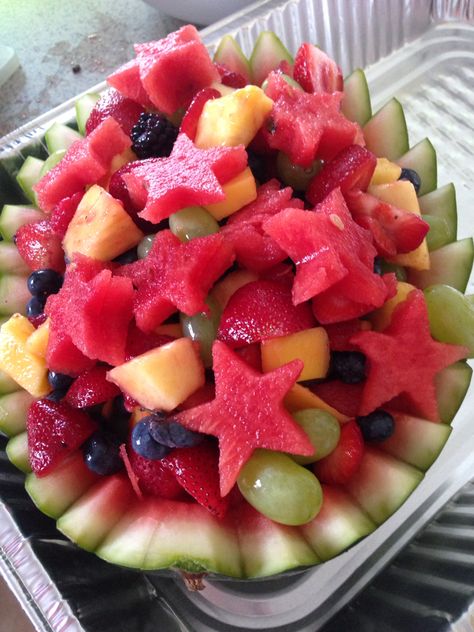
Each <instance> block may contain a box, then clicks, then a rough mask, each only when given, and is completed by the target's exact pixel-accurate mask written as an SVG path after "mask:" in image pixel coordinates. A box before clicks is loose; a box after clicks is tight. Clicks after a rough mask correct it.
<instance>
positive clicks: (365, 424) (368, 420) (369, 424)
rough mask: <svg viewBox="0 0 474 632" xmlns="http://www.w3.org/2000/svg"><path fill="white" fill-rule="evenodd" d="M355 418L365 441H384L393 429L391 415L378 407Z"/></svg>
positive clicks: (393, 421)
mask: <svg viewBox="0 0 474 632" xmlns="http://www.w3.org/2000/svg"><path fill="white" fill-rule="evenodd" d="M356 420H357V423H358V424H359V427H360V429H361V431H362V434H363V436H364V439H365V440H366V441H385V439H388V438H389V437H391V436H392V434H393V432H394V430H395V420H394V419H393V417H392V415H391V414H390V413H387V412H386V411H385V410H382V409H380V408H379V409H377V410H374V412H373V413H370V415H365V416H364V417H357V418H356Z"/></svg>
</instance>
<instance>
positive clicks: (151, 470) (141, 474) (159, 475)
mask: <svg viewBox="0 0 474 632" xmlns="http://www.w3.org/2000/svg"><path fill="white" fill-rule="evenodd" d="M127 454H128V459H129V463H130V466H131V468H132V472H133V475H134V476H135V477H136V478H137V479H138V485H139V487H140V490H141V491H142V492H143V494H146V495H149V496H160V497H161V498H169V499H172V498H179V497H180V496H182V495H183V488H182V487H181V485H180V484H179V483H178V481H177V480H176V477H175V475H174V474H173V472H172V471H170V469H169V468H168V467H166V466H165V464H164V463H163V460H161V461H160V460H156V461H152V460H151V459H145V457H143V456H140V455H139V454H137V453H136V452H135V450H133V448H131V447H130V446H129V447H128V449H127Z"/></svg>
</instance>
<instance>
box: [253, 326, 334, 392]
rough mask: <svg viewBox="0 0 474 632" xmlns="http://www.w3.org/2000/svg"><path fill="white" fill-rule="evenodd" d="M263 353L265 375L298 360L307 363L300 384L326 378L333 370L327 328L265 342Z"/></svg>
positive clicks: (262, 345) (299, 332) (301, 332)
mask: <svg viewBox="0 0 474 632" xmlns="http://www.w3.org/2000/svg"><path fill="white" fill-rule="evenodd" d="M261 350H262V368H263V371H264V372H265V373H266V372H268V371H272V370H273V369H276V368H278V367H280V366H282V365H283V364H287V363H288V362H291V361H292V360H295V359H297V358H299V359H300V360H303V363H304V367H303V370H302V371H301V375H300V376H299V378H298V382H303V381H304V380H315V379H318V378H320V377H325V376H326V374H327V372H328V369H329V339H328V335H327V333H326V330H325V329H323V327H313V328H312V329H304V330H303V331H298V332H296V333H295V334H288V335H286V336H279V337H278V338H269V339H268V340H263V341H262V343H261Z"/></svg>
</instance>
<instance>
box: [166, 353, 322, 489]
mask: <svg viewBox="0 0 474 632" xmlns="http://www.w3.org/2000/svg"><path fill="white" fill-rule="evenodd" d="M213 359H214V364H213V366H214V375H215V379H216V398H215V399H214V400H213V401H212V402H210V403H208V404H203V405H201V406H198V407H196V408H190V409H188V410H185V411H183V412H181V413H179V414H178V415H176V420H177V421H178V422H179V423H181V424H183V426H185V427H187V428H190V429H191V430H196V431H198V432H203V433H205V434H212V435H214V436H216V437H218V439H219V450H220V458H219V475H220V489H221V495H222V496H226V495H227V494H228V493H229V492H230V490H231V489H232V487H233V486H234V484H235V482H236V480H237V477H238V475H239V472H240V470H241V469H242V467H243V466H244V464H245V463H246V462H247V461H248V459H249V458H250V457H251V456H252V453H253V451H254V450H255V449H256V448H268V449H270V450H277V451H281V452H289V453H290V454H304V455H310V454H312V453H313V451H314V448H313V446H312V445H311V442H310V441H309V439H308V437H307V435H306V434H305V432H304V431H303V430H302V429H301V427H300V426H299V425H298V424H297V423H296V422H295V421H294V420H293V418H292V417H291V415H290V414H289V413H288V412H287V411H286V410H285V408H284V406H283V399H284V397H285V395H286V394H287V393H288V391H289V390H290V388H291V387H292V386H294V384H295V382H296V379H297V378H298V375H299V374H300V372H301V369H302V366H303V363H302V362H301V361H300V360H294V361H293V362H290V363H289V364H286V365H284V366H282V367H280V368H279V369H276V370H275V371H270V372H269V373H265V374H263V375H262V374H261V373H257V372H256V371H255V370H254V369H252V368H251V367H250V366H249V365H248V364H247V363H246V362H244V361H243V360H241V359H240V358H239V357H238V356H237V355H236V354H235V353H234V352H233V351H231V350H230V349H229V348H228V347H227V346H226V345H225V344H224V343H223V342H219V341H216V342H215V343H214V346H213Z"/></svg>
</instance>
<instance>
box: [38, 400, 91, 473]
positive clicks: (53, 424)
mask: <svg viewBox="0 0 474 632" xmlns="http://www.w3.org/2000/svg"><path fill="white" fill-rule="evenodd" d="M26 427H27V431H28V455H29V461H30V465H31V469H32V470H33V472H34V473H35V474H36V475H37V476H44V475H45V474H48V472H50V471H51V470H52V469H54V468H55V467H56V466H57V465H58V464H59V463H61V462H62V461H63V460H64V459H65V458H66V457H67V456H68V455H70V454H72V453H73V452H74V451H75V450H77V448H79V446H81V445H82V444H83V443H84V441H85V440H86V439H87V438H89V437H90V436H91V434H92V433H93V432H95V431H96V430H97V425H96V423H95V422H94V421H93V420H92V419H91V418H90V417H89V415H86V414H85V413H84V412H82V411H79V410H74V409H73V408H71V407H70V406H68V405H67V404H66V403H64V402H53V401H51V400H49V399H40V400H38V401H36V402H34V403H33V404H32V405H31V406H30V409H29V411H28V417H27V422H26Z"/></svg>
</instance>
